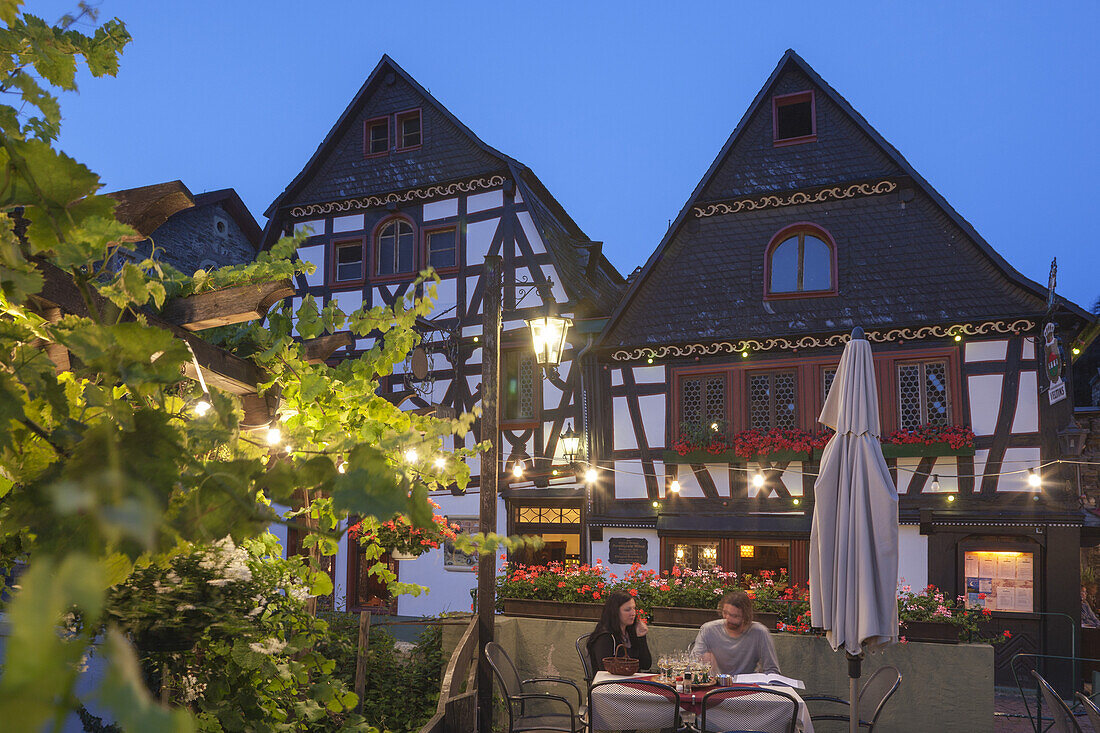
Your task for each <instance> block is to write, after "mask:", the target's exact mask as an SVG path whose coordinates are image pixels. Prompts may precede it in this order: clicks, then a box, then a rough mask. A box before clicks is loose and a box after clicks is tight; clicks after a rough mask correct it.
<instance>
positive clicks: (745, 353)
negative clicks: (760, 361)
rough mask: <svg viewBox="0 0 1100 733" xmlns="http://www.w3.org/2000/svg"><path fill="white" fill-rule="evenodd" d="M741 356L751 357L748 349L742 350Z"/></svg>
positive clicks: (743, 357) (744, 357)
mask: <svg viewBox="0 0 1100 733" xmlns="http://www.w3.org/2000/svg"><path fill="white" fill-rule="evenodd" d="M741 358H742V359H748V358H749V352H748V351H747V350H746V351H742V352H741Z"/></svg>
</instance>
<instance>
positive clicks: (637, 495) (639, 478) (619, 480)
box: [614, 461, 664, 499]
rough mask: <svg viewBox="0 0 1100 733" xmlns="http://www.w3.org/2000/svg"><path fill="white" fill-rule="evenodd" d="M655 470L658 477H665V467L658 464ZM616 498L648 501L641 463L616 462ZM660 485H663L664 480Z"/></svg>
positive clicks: (661, 480) (660, 481)
mask: <svg viewBox="0 0 1100 733" xmlns="http://www.w3.org/2000/svg"><path fill="white" fill-rule="evenodd" d="M657 466H659V467H656V466H655V470H656V472H657V475H658V476H661V477H663V476H664V467H663V465H662V464H661V463H660V462H658V463H657ZM614 468H615V498H616V499H646V498H648V497H649V494H648V493H647V492H646V488H645V477H644V476H643V475H642V462H641V461H615V466H614ZM657 483H658V484H660V483H663V478H662V479H659V480H658V482H657Z"/></svg>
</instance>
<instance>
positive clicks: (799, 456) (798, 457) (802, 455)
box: [742, 450, 813, 463]
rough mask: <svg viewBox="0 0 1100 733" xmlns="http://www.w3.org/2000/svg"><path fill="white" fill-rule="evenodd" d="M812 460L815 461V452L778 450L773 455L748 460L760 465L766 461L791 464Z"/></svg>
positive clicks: (766, 454) (768, 454)
mask: <svg viewBox="0 0 1100 733" xmlns="http://www.w3.org/2000/svg"><path fill="white" fill-rule="evenodd" d="M811 459H813V451H808V450H777V451H772V452H771V453H765V454H764V455H762V456H753V457H752V458H749V459H748V460H749V461H752V462H755V463H759V462H760V461H765V462H767V463H789V462H791V461H809V460H811ZM742 460H744V459H742Z"/></svg>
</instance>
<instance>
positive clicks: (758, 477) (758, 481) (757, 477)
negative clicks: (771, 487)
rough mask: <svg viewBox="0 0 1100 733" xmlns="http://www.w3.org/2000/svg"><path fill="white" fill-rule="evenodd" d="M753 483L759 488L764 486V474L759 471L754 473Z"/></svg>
mask: <svg viewBox="0 0 1100 733" xmlns="http://www.w3.org/2000/svg"><path fill="white" fill-rule="evenodd" d="M752 485H753V486H755V487H756V488H758V489H759V488H762V487H763V486H764V474H762V473H760V472H759V471H757V472H756V473H755V474H753V477H752Z"/></svg>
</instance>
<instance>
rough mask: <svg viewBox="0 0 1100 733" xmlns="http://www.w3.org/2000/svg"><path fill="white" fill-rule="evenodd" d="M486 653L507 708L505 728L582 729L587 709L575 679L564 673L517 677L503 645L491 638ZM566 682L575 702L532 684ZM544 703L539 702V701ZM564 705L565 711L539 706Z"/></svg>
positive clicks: (577, 732) (573, 732)
mask: <svg viewBox="0 0 1100 733" xmlns="http://www.w3.org/2000/svg"><path fill="white" fill-rule="evenodd" d="M485 656H486V658H487V659H488V660H489V665H490V666H491V667H492V668H493V674H494V675H496V678H497V681H498V682H499V683H500V688H501V691H502V692H503V693H504V700H505V707H507V708H508V731H509V733H520V732H521V731H533V730H540V731H541V730H548V731H562V732H563V733H581V731H583V730H584V726H585V722H584V718H583V716H584V715H585V713H586V712H587V711H586V710H585V708H584V705H583V702H584V698H583V697H582V696H581V690H580V688H579V687H577V683H576V682H574V681H573V680H570V679H566V678H565V677H532V678H531V679H526V680H524V679H520V676H519V672H518V671H516V665H515V664H513V663H512V658H511V657H509V656H508V653H507V652H506V651H504V647H502V646H501V645H500V644H497V643H496V642H495V641H491V642H489V643H488V644H486V645H485ZM547 682H549V683H552V684H561V685H569V686H570V687H572V688H573V691H574V692H576V693H577V706H576V707H575V708H574V707H573V703H572V702H570V701H569V700H568V699H566V698H565V697H563V696H561V695H555V694H553V693H550V692H537V691H535V690H533V689H531V688H532V686H534V685H537V684H541V683H547ZM540 702H541V703H543V704H544V705H540V704H539V703H540ZM551 703H553V704H554V707H557V708H559V709H560V708H563V707H564V708H565V710H567V711H568V712H564V711H562V712H545V711H543V710H540V708H542V707H549V706H550V704H551Z"/></svg>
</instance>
